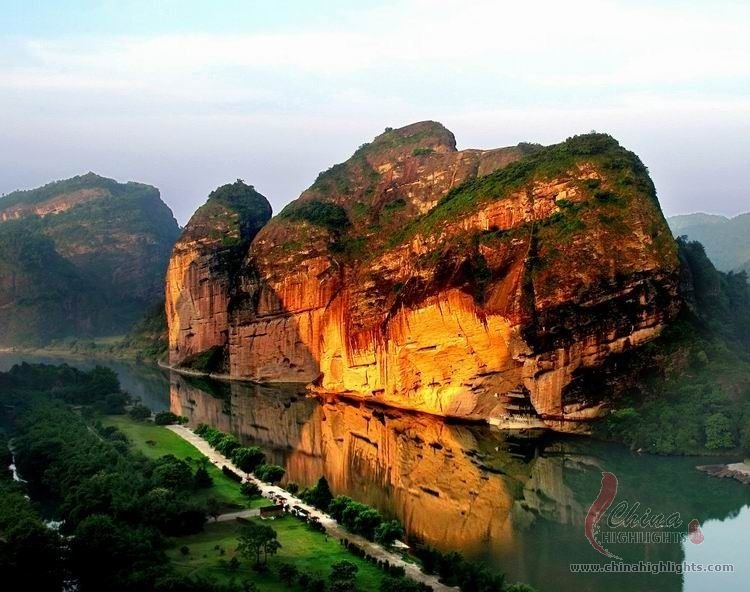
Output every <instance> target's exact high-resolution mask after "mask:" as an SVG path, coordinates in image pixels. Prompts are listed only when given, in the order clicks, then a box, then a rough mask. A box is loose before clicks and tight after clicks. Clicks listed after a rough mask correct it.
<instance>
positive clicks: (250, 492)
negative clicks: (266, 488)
mask: <svg viewBox="0 0 750 592" xmlns="http://www.w3.org/2000/svg"><path fill="white" fill-rule="evenodd" d="M240 493H241V494H242V495H244V496H245V497H247V498H249V499H256V498H259V497H260V496H261V493H260V487H258V485H257V484H255V483H254V482H252V481H244V482H243V483H242V485H240Z"/></svg>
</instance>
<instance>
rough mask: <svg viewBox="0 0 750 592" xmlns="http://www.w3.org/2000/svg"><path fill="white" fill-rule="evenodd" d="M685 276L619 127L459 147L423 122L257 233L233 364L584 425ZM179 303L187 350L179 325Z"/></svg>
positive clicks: (526, 420) (240, 283)
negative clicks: (618, 362) (615, 135)
mask: <svg viewBox="0 0 750 592" xmlns="http://www.w3.org/2000/svg"><path fill="white" fill-rule="evenodd" d="M678 275H679V274H678V259H677V256H676V249H675V245H674V242H673V240H672V237H671V234H670V232H669V229H668V228H667V226H666V223H665V220H664V218H663V216H662V213H661V210H660V208H659V204H658V201H657V199H656V194H655V190H654V187H653V184H652V183H651V180H650V178H649V176H648V172H647V170H646V169H645V167H644V166H643V164H642V163H641V162H640V160H639V159H638V158H637V156H635V155H634V154H633V153H631V152H628V151H627V150H625V149H624V148H622V147H620V146H619V144H618V143H617V142H616V141H615V140H614V139H612V138H611V137H609V136H606V135H601V134H590V135H585V136H577V137H574V138H571V139H569V140H567V141H566V142H563V143H561V144H558V145H554V146H549V147H541V146H536V145H529V144H525V145H519V146H517V147H511V148H503V149H498V150H490V151H480V150H464V151H457V150H456V145H455V139H454V137H453V135H452V134H451V133H450V132H449V131H448V130H446V129H445V128H444V127H443V126H441V125H440V124H437V123H433V122H423V123H418V124H414V125H411V126H407V127H405V128H401V129H398V130H387V131H386V132H385V133H383V134H382V135H380V136H378V137H377V138H375V140H374V141H373V142H372V143H370V144H366V145H364V146H362V147H361V148H360V149H358V150H357V151H356V152H355V154H354V155H353V156H352V158H350V159H349V160H348V161H346V162H345V163H342V164H339V165H336V166H334V167H332V168H331V169H329V170H328V171H326V172H324V173H322V174H321V175H320V176H319V177H318V179H317V180H316V181H315V183H314V184H313V185H312V186H311V187H310V189H308V190H307V191H305V192H304V193H303V194H302V195H301V196H300V198H299V199H298V200H296V201H295V202H293V203H291V204H290V205H289V206H287V208H285V209H284V210H283V211H282V212H281V214H279V215H278V216H277V217H276V218H274V219H273V220H271V221H270V222H269V223H268V224H266V225H265V226H264V227H263V229H262V230H261V231H260V232H259V233H258V234H257V236H256V237H255V239H254V240H253V241H252V245H251V246H250V248H249V249H248V250H247V253H246V257H245V259H244V261H243V262H242V265H241V266H240V268H239V272H238V274H237V275H236V277H235V279H234V281H235V284H234V286H233V291H232V297H231V302H230V303H229V307H228V332H227V338H226V341H225V342H221V343H220V344H219V345H221V346H223V347H224V350H223V353H224V357H223V359H222V363H221V365H222V366H223V367H225V368H227V369H228V371H229V373H230V374H231V375H232V376H234V377H240V378H247V379H252V380H258V381H309V382H313V383H314V385H315V388H316V389H318V390H320V391H325V392H337V393H349V394H352V395H357V396H362V397H368V398H374V399H377V400H379V401H382V402H385V403H387V404H390V405H394V406H401V407H408V408H414V409H419V410H422V411H427V412H430V413H436V414H440V415H446V416H457V417H463V418H476V419H488V420H490V421H492V422H495V423H498V424H500V425H506V426H512V425H524V426H528V425H547V426H552V427H559V428H562V429H570V427H571V426H570V424H569V422H571V421H573V422H575V421H578V420H585V419H589V418H591V417H594V416H596V415H597V414H598V413H599V412H600V411H601V403H602V402H603V401H604V400H605V399H606V393H602V392H591V391H590V390H587V389H586V388H583V387H584V386H585V385H582V382H585V380H584V378H585V375H586V370H587V369H591V368H597V367H598V366H599V365H601V364H602V363H603V362H604V361H605V360H606V359H607V358H609V357H610V356H611V355H613V354H617V353H620V352H622V351H625V350H627V349H629V348H632V347H636V346H638V345H639V344H641V343H644V342H646V341H648V340H650V339H652V338H653V337H654V336H656V335H657V334H658V333H659V332H660V331H661V329H662V328H663V327H664V326H665V324H666V323H668V322H669V321H670V319H671V318H673V316H674V315H675V314H676V312H677V310H678V308H679V298H678V284H679V280H678ZM171 289H172V288H171V286H168V290H171ZM205 314H209V313H208V311H204V312H201V313H200V315H205ZM200 315H199V316H200ZM168 316H169V322H170V338H171V340H172V343H171V347H172V350H173V352H178V353H177V355H174V356H173V357H172V358H171V359H172V361H173V362H175V363H179V362H180V361H181V360H184V358H185V355H186V354H185V352H184V348H185V347H186V342H185V340H184V339H182V338H181V337H180V335H179V332H178V331H173V330H172V327H173V325H175V323H177V324H180V323H183V321H182V319H180V320H176V319H175V317H174V316H173V315H169V311H168ZM209 316H214V315H209ZM220 322H223V321H220ZM175 326H176V325H175ZM211 345H215V344H214V343H213V342H212V344H211ZM195 351H196V350H195V349H194V350H193V352H195ZM193 355H194V353H193Z"/></svg>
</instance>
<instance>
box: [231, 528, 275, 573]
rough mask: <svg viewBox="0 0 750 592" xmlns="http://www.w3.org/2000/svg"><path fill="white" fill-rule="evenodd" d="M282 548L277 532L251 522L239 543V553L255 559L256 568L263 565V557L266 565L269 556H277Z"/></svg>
mask: <svg viewBox="0 0 750 592" xmlns="http://www.w3.org/2000/svg"><path fill="white" fill-rule="evenodd" d="M280 548H281V543H279V541H278V540H277V534H276V531H275V530H274V529H273V528H271V527H270V526H266V525H265V524H258V523H257V522H250V523H249V524H247V525H246V526H244V527H243V528H242V531H241V532H240V536H239V539H238V541H237V551H238V553H239V554H240V555H242V556H243V557H246V558H248V559H253V560H254V561H255V565H256V566H257V565H261V560H260V559H261V555H262V556H263V562H264V563H265V561H266V560H267V558H268V555H275V554H276V552H277V551H278V550H279V549H280Z"/></svg>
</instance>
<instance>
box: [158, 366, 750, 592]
mask: <svg viewBox="0 0 750 592" xmlns="http://www.w3.org/2000/svg"><path fill="white" fill-rule="evenodd" d="M170 391H171V395H170V396H171V408H172V411H174V412H175V413H178V414H181V415H184V416H186V417H188V418H189V420H190V423H191V425H196V424H198V423H208V424H210V425H213V426H215V427H217V428H219V429H221V430H223V431H226V432H230V433H234V434H236V435H237V436H239V437H240V438H241V439H242V440H243V441H244V442H246V443H255V444H258V445H260V446H261V447H262V448H263V449H264V450H265V451H266V453H267V455H268V456H269V461H271V462H275V463H278V464H281V465H283V466H284V467H285V468H286V470H287V479H288V480H290V481H295V482H297V483H298V484H300V485H301V486H307V485H312V484H314V483H315V482H316V481H317V479H318V478H319V477H320V476H321V475H325V476H326V478H327V479H328V480H329V482H330V484H331V487H332V489H333V491H334V493H336V494H345V495H349V496H351V497H352V498H354V499H356V500H358V501H361V502H364V503H366V504H369V505H372V506H374V507H376V508H378V509H379V510H380V511H381V512H382V513H383V514H385V515H388V516H391V517H394V518H397V519H398V520H399V521H401V522H402V523H403V524H404V526H405V527H406V529H407V532H408V533H409V534H411V535H416V536H418V537H419V538H420V539H422V540H424V541H427V542H429V543H431V544H433V545H435V546H437V547H439V548H441V549H443V550H458V551H461V552H462V553H464V554H465V555H466V556H468V557H472V558H476V559H481V560H483V561H485V562H487V563H488V564H490V565H492V566H494V567H497V568H499V569H501V570H503V571H505V572H507V573H509V575H510V576H511V578H514V579H520V580H524V581H528V582H530V583H532V584H534V585H535V586H536V587H537V588H539V589H551V588H553V587H556V588H559V589H564V590H567V589H576V590H598V589H600V588H601V586H602V585H604V584H605V583H606V585H607V587H608V589H612V590H629V589H634V588H633V586H634V585H638V584H639V583H642V584H643V585H653V584H655V583H656V582H658V583H659V585H658V586H657V588H654V589H659V590H682V589H683V578H682V577H681V576H678V575H676V574H669V575H664V576H656V577H655V576H651V575H648V574H642V575H636V576H632V575H631V576H614V577H613V576H611V575H602V576H598V577H597V576H581V575H577V574H571V573H570V571H569V563H571V562H572V563H580V562H598V561H600V560H603V559H604V558H603V557H601V556H600V555H598V554H597V553H596V551H594V549H593V548H592V547H591V546H590V545H589V544H588V542H587V541H586V539H585V537H584V534H583V525H584V518H585V515H586V512H587V511H588V507H589V505H590V504H591V502H592V501H593V500H594V499H595V497H596V495H597V493H598V490H599V485H600V481H601V472H602V471H603V470H606V471H611V472H614V473H615V474H617V475H618V478H619V480H620V490H619V491H618V500H621V499H627V500H629V501H630V502H633V501H639V502H640V503H641V504H642V505H643V506H644V507H651V508H653V509H654V511H662V512H664V513H665V514H669V513H671V512H675V511H679V512H680V513H681V515H682V517H683V519H684V520H685V524H687V522H688V521H689V520H690V519H692V518H698V519H699V520H700V522H701V523H703V522H704V521H706V520H708V519H711V518H719V519H725V518H727V517H732V516H734V515H736V513H737V512H738V511H739V510H740V508H742V507H743V506H744V505H746V504H748V502H750V500H749V499H748V491H747V489H746V488H742V487H741V486H739V485H738V484H730V483H726V482H723V481H720V480H711V479H710V478H709V477H707V476H705V475H703V474H701V473H699V472H698V471H696V470H695V469H694V466H695V464H699V462H698V461H697V460H696V459H675V458H671V459H665V458H658V457H651V456H639V455H634V454H631V453H630V452H629V451H627V450H625V449H623V448H621V447H617V446H610V445H607V444H602V443H597V442H596V441H593V440H591V439H588V438H575V437H567V438H562V439H560V438H559V437H556V438H554V439H552V438H536V439H532V438H526V439H524V438H519V437H517V436H515V437H514V436H512V435H510V434H509V433H508V432H501V431H499V430H495V429H492V428H489V427H484V426H479V425H463V424H462V425H452V424H449V423H446V422H445V421H442V420H440V419H438V418H433V417H431V416H426V415H420V414H413V413H409V412H403V411H398V410H394V409H390V408H381V407H375V406H369V405H367V404H365V403H363V402H361V401H354V402H349V401H346V400H342V399H340V398H339V399H330V400H324V401H319V400H317V399H312V398H307V397H305V391H304V387H303V386H301V385H284V386H279V385H273V386H264V385H254V384H247V383H216V382H213V381H210V382H209V381H204V380H196V379H194V378H187V377H183V376H180V375H177V374H172V376H171V387H170ZM683 544H689V543H683ZM683 544H680V543H673V544H649V545H646V544H638V545H624V546H612V545H610V548H612V550H614V551H615V552H617V553H618V554H621V555H623V556H624V557H625V558H626V559H628V560H630V561H638V560H648V561H660V560H663V561H675V562H680V561H682V560H683V558H684V550H683V546H682V545H683ZM654 578H656V579H654ZM562 582H567V584H565V585H562ZM561 585H562V587H560V586H561Z"/></svg>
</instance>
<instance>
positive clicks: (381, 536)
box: [375, 520, 404, 547]
mask: <svg viewBox="0 0 750 592" xmlns="http://www.w3.org/2000/svg"><path fill="white" fill-rule="evenodd" d="M403 536H404V529H403V528H402V527H401V525H400V524H399V523H398V521H396V520H387V521H385V522H382V523H381V524H380V525H379V526H378V527H377V528H376V529H375V542H376V543H380V544H381V545H383V546H384V547H390V546H391V545H392V544H393V541H395V540H396V539H400V538H401V537H403Z"/></svg>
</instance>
